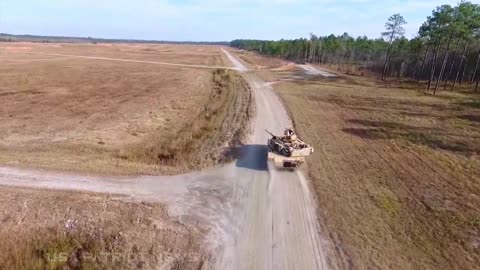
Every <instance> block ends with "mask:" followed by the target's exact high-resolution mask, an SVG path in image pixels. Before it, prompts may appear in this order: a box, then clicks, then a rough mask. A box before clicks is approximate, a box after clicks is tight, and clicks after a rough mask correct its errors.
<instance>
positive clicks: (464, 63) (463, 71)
mask: <svg viewBox="0 0 480 270" xmlns="http://www.w3.org/2000/svg"><path fill="white" fill-rule="evenodd" d="M469 54H470V48H468V49H467V54H465V61H463V69H462V77H460V85H462V84H463V78H465V71H466V70H467V62H468V59H467V57H468V55H469Z"/></svg>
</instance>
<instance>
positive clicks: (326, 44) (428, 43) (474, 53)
mask: <svg viewBox="0 0 480 270" xmlns="http://www.w3.org/2000/svg"><path fill="white" fill-rule="evenodd" d="M406 23H407V22H406V21H405V20H404V18H403V17H402V16H401V15H400V14H394V15H392V16H390V17H389V18H388V21H387V23H386V24H385V28H386V31H385V32H383V33H382V38H378V39H369V38H367V37H365V36H364V37H357V38H354V37H352V36H350V35H349V34H347V33H344V34H343V35H340V36H335V35H329V36H316V35H314V34H310V38H309V39H307V38H301V39H295V40H279V41H265V40H234V41H232V42H231V43H230V45H231V46H233V47H236V48H240V49H245V50H251V51H256V52H259V53H261V54H265V55H269V56H274V57H282V58H284V59H287V60H291V61H295V62H308V63H314V64H322V65H326V66H330V67H332V68H336V69H337V70H339V71H343V72H346V73H351V74H365V73H374V74H378V75H379V76H381V77H382V79H387V78H410V79H413V80H416V81H418V82H423V81H426V82H428V83H427V88H428V90H431V91H433V92H434V93H435V92H436V91H437V90H438V89H439V88H443V89H447V88H450V89H453V90H454V89H455V87H456V86H457V85H458V84H465V83H468V84H471V85H473V87H474V88H475V91H477V89H478V83H479V80H480V74H478V73H480V70H479V69H480V68H479V62H480V6H479V5H477V4H473V3H471V2H468V1H461V2H460V3H459V4H458V5H456V6H450V5H442V6H438V7H437V8H435V9H434V10H433V11H432V14H431V15H430V16H428V17H427V19H426V21H425V22H424V23H423V24H422V26H421V27H420V29H419V32H418V35H417V37H416V38H413V39H411V40H409V39H407V38H405V37H404V32H405V31H404V28H403V26H404V25H405V24H406Z"/></svg>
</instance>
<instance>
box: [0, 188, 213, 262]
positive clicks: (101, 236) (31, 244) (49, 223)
mask: <svg viewBox="0 0 480 270" xmlns="http://www.w3.org/2000/svg"><path fill="white" fill-rule="evenodd" d="M0 194H1V196H0V205H2V210H1V211H0V242H1V243H2V244H1V245H0V263H1V266H0V268H2V269H32V270H35V269H140V268H141V269H159V268H161V267H164V268H161V269H200V268H201V266H202V265H203V263H205V261H206V260H208V257H207V256H206V253H204V252H203V251H202V248H201V244H200V243H201V242H202V235H203V234H204V233H205V232H204V231H202V230H201V228H191V227H188V226H185V225H182V224H179V223H177V222H175V221H173V220H171V219H170V218H169V217H168V216H167V213H166V210H165V209H164V207H163V206H162V205H158V204H152V203H136V202H124V201H122V200H119V199H115V198H112V197H109V196H105V195H90V194H81V193H70V192H50V191H40V190H25V189H16V188H2V189H0Z"/></svg>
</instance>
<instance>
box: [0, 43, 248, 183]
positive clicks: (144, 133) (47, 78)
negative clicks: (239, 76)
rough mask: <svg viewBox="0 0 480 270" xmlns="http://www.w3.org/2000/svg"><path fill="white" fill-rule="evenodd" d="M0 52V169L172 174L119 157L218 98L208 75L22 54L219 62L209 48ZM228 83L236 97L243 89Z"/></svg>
mask: <svg viewBox="0 0 480 270" xmlns="http://www.w3.org/2000/svg"><path fill="white" fill-rule="evenodd" d="M1 46H3V51H2V50H0V57H2V61H4V62H3V63H4V64H2V65H1V67H0V73H1V74H2V78H1V84H0V153H1V154H0V163H2V164H8V165H16V166H22V165H28V166H35V167H41V168H53V169H63V170H75V171H83V172H85V171H88V172H95V173H108V174H111V173H121V174H131V173H147V174H157V173H174V172H177V171H178V170H177V169H178V168H173V169H172V166H163V165H162V162H145V160H146V159H138V158H135V159H125V158H123V155H122V154H119V153H120V152H122V151H123V152H124V150H125V149H126V148H129V149H130V147H131V145H140V144H141V142H149V141H151V138H153V137H156V138H164V137H167V136H171V134H174V132H178V131H179V130H181V129H182V128H183V129H185V127H186V126H187V125H188V124H189V123H192V122H193V121H194V119H198V117H199V115H201V114H202V113H203V110H204V108H205V106H208V104H209V102H212V100H211V95H212V93H213V92H214V91H216V90H215V87H217V86H215V85H214V84H213V83H214V81H213V80H212V77H213V76H214V75H213V73H212V71H209V70H200V69H183V68H177V67H168V66H158V65H147V64H138V63H123V62H112V61H103V60H90V59H70V58H64V57H53V56H39V55H32V54H25V53H24V52H25V51H28V52H49V53H68V54H81V55H96V56H104V57H120V58H132V59H144V60H145V59H149V60H158V61H172V62H174V61H176V62H178V63H190V64H219V63H220V62H222V63H223V55H222V53H221V51H220V49H219V48H218V47H208V46H198V47H196V46H180V45H178V46H174V45H142V44H139V45H89V44H47V45H44V44H30V43H25V44H22V43H19V44H13V45H10V44H8V45H5V44H1ZM5 46H10V47H5ZM12 46H13V47H12ZM212 59H213V60H212ZM232 78H233V77H232ZM234 81H235V83H237V84H236V85H237V86H238V87H237V86H236V87H237V88H235V91H237V90H238V91H241V90H245V89H243V88H241V87H240V86H241V85H242V84H241V82H240V81H238V80H234ZM225 85H226V86H229V85H230V84H229V83H226V84H225ZM242 93H243V92H242ZM233 97H234V96H233V95H230V96H228V98H233ZM242 97H243V96H242ZM240 118H241V117H238V119H240ZM214 130H215V129H214ZM158 141H159V140H156V142H158ZM223 143H225V142H223ZM150 161H151V159H150Z"/></svg>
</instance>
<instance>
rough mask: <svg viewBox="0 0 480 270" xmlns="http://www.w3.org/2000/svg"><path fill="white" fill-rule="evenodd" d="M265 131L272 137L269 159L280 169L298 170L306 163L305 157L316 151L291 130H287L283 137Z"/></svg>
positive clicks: (269, 140) (268, 142)
mask: <svg viewBox="0 0 480 270" xmlns="http://www.w3.org/2000/svg"><path fill="white" fill-rule="evenodd" d="M265 131H266V132H267V133H268V134H270V135H271V136H272V137H271V138H270V139H268V141H267V145H268V149H269V151H268V159H269V160H271V161H273V163H274V164H275V166H277V167H279V168H289V169H294V168H297V167H299V166H300V165H302V164H303V163H305V157H306V156H309V155H311V154H312V153H313V151H314V149H313V147H311V146H310V145H308V144H306V143H305V142H304V141H302V140H301V139H299V138H298V136H297V135H296V134H295V132H294V131H293V130H292V129H290V128H287V129H285V131H284V135H283V136H277V135H275V134H273V133H271V132H270V131H268V130H265Z"/></svg>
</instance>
